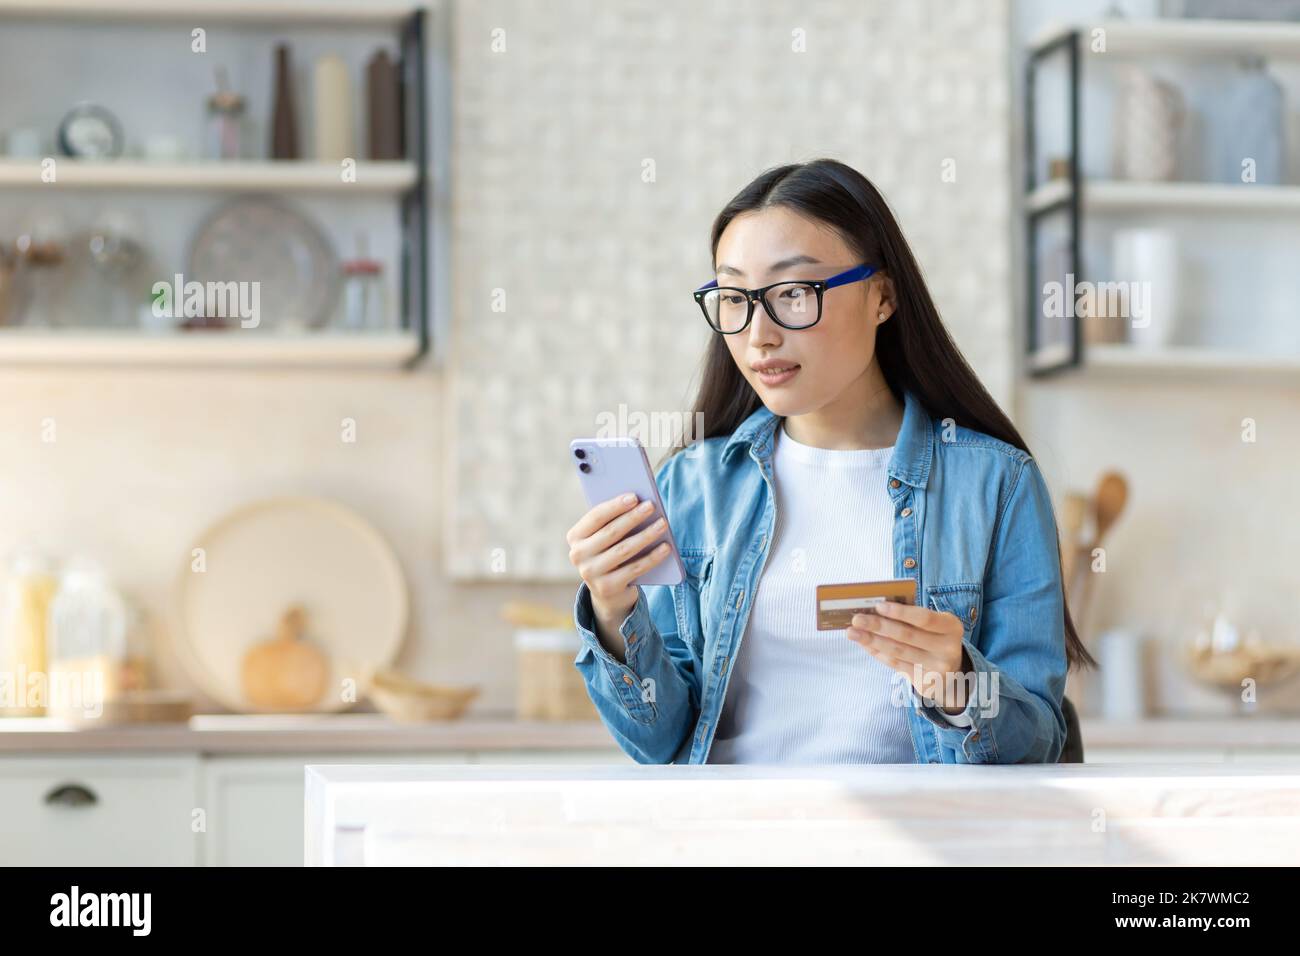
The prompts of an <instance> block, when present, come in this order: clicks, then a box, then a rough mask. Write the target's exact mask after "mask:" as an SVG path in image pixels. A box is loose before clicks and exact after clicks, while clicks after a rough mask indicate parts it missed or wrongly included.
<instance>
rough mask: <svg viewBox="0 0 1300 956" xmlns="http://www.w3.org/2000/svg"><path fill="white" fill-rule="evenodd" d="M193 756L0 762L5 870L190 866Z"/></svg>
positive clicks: (195, 787)
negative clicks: (22, 868)
mask: <svg viewBox="0 0 1300 956" xmlns="http://www.w3.org/2000/svg"><path fill="white" fill-rule="evenodd" d="M199 807H200V801H199V759H198V758H197V757H196V756H158V757H154V756H131V757H114V756H105V755H102V754H94V755H86V756H75V757H74V756H66V757H57V758H48V757H10V756H6V757H5V758H4V759H3V760H0V854H3V858H4V862H5V863H6V864H7V865H10V866H32V865H39V866H109V865H114V866H193V865H195V864H196V863H198V862H199V835H198V833H197V832H195V829H194V826H195V810H196V809H198V808H199Z"/></svg>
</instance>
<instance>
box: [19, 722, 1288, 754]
mask: <svg viewBox="0 0 1300 956" xmlns="http://www.w3.org/2000/svg"><path fill="white" fill-rule="evenodd" d="M1082 732H1083V742H1084V750H1085V753H1086V752H1087V749H1088V748H1089V747H1096V748H1171V749H1188V750H1197V749H1224V748H1227V749H1243V750H1251V751H1267V750H1270V749H1294V750H1300V719H1297V718H1273V717H1269V718H1197V719H1174V718H1165V719H1150V720H1144V721H1139V722H1107V721H1097V720H1086V719H1085V720H1084V721H1083V723H1082ZM570 749H572V750H592V751H611V750H615V749H617V748H616V745H615V743H614V741H613V739H612V738H611V737H610V735H609V732H608V731H607V730H606V729H605V727H604V726H603V725H602V724H601V723H600V722H598V721H594V720H592V721H564V722H558V721H557V722H550V721H520V720H515V719H513V718H511V717H508V716H499V717H470V718H466V719H463V720H456V721H447V722H440V723H430V724H399V723H395V722H393V721H390V720H388V719H387V718H385V717H383V716H382V715H379V714H337V715H321V716H305V717H300V716H289V715H274V716H251V715H237V714H229V715H226V714H221V715H209V714H205V715H199V716H196V717H194V718H193V719H191V721H190V722H189V723H187V724H116V725H107V726H102V727H92V728H88V729H87V728H81V727H77V726H74V725H70V724H63V723H60V722H57V721H53V720H46V719H42V718H12V717H10V718H0V754H7V755H15V754H24V753H27V754H34V755H45V754H50V753H88V752H99V751H136V752H181V753H229V754H275V753H349V752H366V753H401V752H420V751H429V752H440V751H445V752H455V751H461V750H467V751H475V750H541V751H545V750H570Z"/></svg>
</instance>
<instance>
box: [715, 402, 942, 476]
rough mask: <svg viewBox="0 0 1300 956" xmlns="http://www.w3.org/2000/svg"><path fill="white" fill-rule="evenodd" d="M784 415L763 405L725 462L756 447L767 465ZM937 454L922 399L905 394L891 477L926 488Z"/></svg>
mask: <svg viewBox="0 0 1300 956" xmlns="http://www.w3.org/2000/svg"><path fill="white" fill-rule="evenodd" d="M780 422H781V418H780V416H777V415H774V414H773V413H772V412H771V411H770V410H769V409H768V407H767V406H766V405H759V406H758V408H757V409H755V410H754V412H752V413H751V414H750V416H749V417H748V418H746V419H745V420H744V421H743V422H741V423H740V425H739V426H738V427H737V428H736V430H735V431H734V432H732V434H731V437H730V438H729V439H728V440H727V444H726V445H725V446H723V449H722V460H723V461H727V460H728V459H729V458H730V456H731V455H732V454H734V453H735V450H736V449H738V448H740V447H742V446H744V445H750V446H752V451H751V454H752V455H753V457H754V458H756V459H757V460H758V461H760V462H766V461H767V460H768V459H769V458H770V457H771V454H772V447H773V439H774V437H775V435H776V429H777V426H778V425H779V424H780ZM933 455H934V424H933V422H932V421H931V420H930V414H929V412H927V411H926V410H925V407H924V406H923V405H922V404H921V402H920V400H919V399H918V398H917V397H916V396H915V395H913V394H912V393H911V392H904V393H903V424H902V426H901V427H900V428H899V429H898V439H897V440H896V441H895V442H894V454H893V457H892V458H890V460H889V476H890V477H891V478H897V479H898V480H899V481H901V482H903V483H904V484H908V485H912V486H913V487H916V488H924V487H925V486H926V482H927V481H928V480H929V477H930V460H931V458H932V457H933Z"/></svg>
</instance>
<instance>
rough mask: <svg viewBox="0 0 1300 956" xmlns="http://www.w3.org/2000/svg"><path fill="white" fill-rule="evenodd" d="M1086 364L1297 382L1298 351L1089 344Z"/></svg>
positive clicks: (1299, 377) (1101, 368) (1299, 371)
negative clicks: (1291, 378) (1270, 375)
mask: <svg viewBox="0 0 1300 956" xmlns="http://www.w3.org/2000/svg"><path fill="white" fill-rule="evenodd" d="M1086 361H1087V367H1088V368H1089V369H1093V370H1098V371H1116V372H1133V371H1140V372H1151V373H1163V374H1171V375H1177V374H1187V373H1196V372H1215V373H1224V374H1242V375H1254V374H1258V373H1276V374H1281V375H1290V376H1294V377H1295V381H1296V382H1297V383H1298V384H1300V352H1293V353H1287V352H1283V351H1275V352H1262V351H1261V352H1245V351H1235V350H1227V349H1217V348H1208V347H1203V346H1190V345H1170V346H1165V347H1163V348H1145V347H1140V346H1133V345H1089V346H1088V349H1087V352H1086Z"/></svg>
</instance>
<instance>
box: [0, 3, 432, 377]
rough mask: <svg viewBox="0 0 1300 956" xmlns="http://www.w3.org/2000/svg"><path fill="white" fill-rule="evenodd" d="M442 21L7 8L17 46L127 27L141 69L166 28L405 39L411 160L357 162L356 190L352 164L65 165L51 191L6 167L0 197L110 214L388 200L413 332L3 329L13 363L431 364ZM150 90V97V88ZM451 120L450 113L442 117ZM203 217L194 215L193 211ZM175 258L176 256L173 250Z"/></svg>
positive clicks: (403, 309) (400, 285) (253, 7)
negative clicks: (178, 202) (437, 27)
mask: <svg viewBox="0 0 1300 956" xmlns="http://www.w3.org/2000/svg"><path fill="white" fill-rule="evenodd" d="M429 12H430V10H429V4H427V3H419V2H411V0H404V2H395V0H0V23H2V24H4V29H5V33H6V38H7V39H9V38H10V36H9V28H10V27H11V26H13V25H15V24H19V23H31V24H37V27H36V29H35V33H36V34H40V33H41V32H42V31H45V30H46V27H47V26H49V27H50V28H51V29H50V32H57V33H59V34H60V35H62V34H63V32H64V31H65V30H68V29H71V28H76V27H80V26H83V25H85V24H91V23H111V24H117V25H125V26H127V27H129V31H126V32H124V34H123V36H120V37H115V38H114V42H115V43H117V44H119V45H121V46H122V47H123V51H124V52H123V55H125V56H128V57H129V50H130V46H129V44H130V43H131V40H130V37H131V36H133V35H135V34H136V33H137V31H138V30H140V29H144V28H149V27H154V26H161V27H163V28H164V29H167V30H173V29H175V28H176V25H177V24H181V25H183V26H184V30H185V31H186V32H187V33H188V31H189V29H191V28H192V27H194V26H206V25H214V26H215V25H221V24H238V25H244V26H246V27H247V28H248V30H249V32H272V31H274V32H275V33H282V32H283V33H288V34H289V35H290V36H293V35H294V34H295V33H296V32H304V33H310V31H307V30H302V31H299V30H298V28H305V27H317V26H324V27H330V28H335V27H336V28H338V31H339V33H340V36H346V34H348V33H357V34H358V35H359V36H360V35H362V34H366V33H367V31H365V30H359V29H356V28H359V27H367V28H372V29H377V31H378V32H381V33H390V32H391V34H392V39H393V40H396V49H397V69H398V73H399V78H400V83H401V90H402V99H401V112H402V115H401V118H400V121H401V123H402V126H403V134H404V135H403V140H404V147H405V153H404V156H405V159H403V160H400V161H391V162H388V161H385V162H378V161H366V160H362V159H360V158H358V162H357V164H356V167H355V178H353V177H350V176H349V177H348V180H345V178H344V172H345V170H344V169H343V167H342V166H341V164H340V163H338V162H330V161H327V162H315V161H310V160H294V161H273V160H248V161H233V162H219V161H203V160H195V161H186V162H150V161H145V160H137V159H118V160H110V161H88V160H77V159H74V158H69V157H56V158H55V167H54V170H55V177H56V178H55V181H54V183H47V182H45V181H44V180H43V179H42V172H43V171H44V170H43V160H40V159H14V158H9V159H0V192H5V193H7V194H10V195H14V194H16V195H17V197H18V198H19V199H20V200H25V199H26V198H28V197H29V196H33V197H34V196H37V195H40V192H39V191H40V190H42V189H43V188H45V187H46V186H50V185H54V186H56V188H57V187H64V188H67V189H70V190H73V192H74V193H76V194H77V195H76V198H75V199H72V200H70V202H72V203H74V204H77V205H80V204H81V203H83V202H84V201H85V199H86V198H89V199H90V200H91V201H98V196H99V195H108V194H117V193H132V194H134V195H133V198H132V201H136V200H140V199H147V198H148V196H152V195H153V194H165V195H167V196H170V197H177V196H182V197H183V196H186V195H196V196H204V197H205V199H204V202H207V201H209V198H210V197H209V196H208V194H212V193H259V194H271V195H285V194H292V195H295V196H300V197H312V198H325V199H331V200H332V199H345V200H346V199H353V198H366V197H368V198H371V199H376V198H377V199H381V200H383V201H384V203H385V204H389V205H391V206H392V207H393V209H394V211H395V212H396V213H397V216H396V217H395V218H396V220H397V223H396V235H395V236H394V237H393V241H392V243H391V245H392V247H393V251H392V252H391V253H387V252H386V253H385V254H384V259H385V262H386V264H385V273H386V274H390V272H391V274H395V275H396V276H397V279H396V293H397V297H398V301H397V302H396V303H395V304H394V307H393V310H392V311H393V312H394V313H395V314H396V315H398V316H400V318H401V322H402V328H401V329H396V330H393V331H392V332H391V333H387V332H386V333H380V334H356V333H347V332H342V331H339V330H335V329H331V328H324V329H320V330H308V331H304V332H301V333H299V334H294V335H278V334H275V333H274V332H272V331H271V330H269V329H266V330H260V331H258V332H257V333H256V334H247V333H245V334H238V333H236V332H233V331H231V332H211V331H208V332H201V331H196V332H186V333H170V334H159V333H155V332H151V331H150V330H147V329H103V328H100V329H95V328H67V329H57V330H37V329H25V328H22V327H21V326H20V327H12V326H9V327H0V364H3V365H34V364H60V363H62V364H70V365H87V364H99V365H112V366H129V365H184V366H198V365H213V366H218V365H248V366H307V367H311V366H315V367H348V366H352V367H371V368H397V367H410V366H412V365H414V364H415V363H416V362H417V361H418V360H419V359H420V357H422V356H423V355H425V354H426V353H427V352H428V349H429V344H430V328H429V296H430V286H431V283H430V275H429V273H430V269H431V259H430V248H431V244H432V243H431V239H432V235H431V230H430V209H429V205H430V202H431V195H430V185H431V184H430V173H429V168H430V164H429V139H430V134H429V127H430V123H431V117H432V115H433V113H434V110H432V109H431V108H430V107H431V104H430V103H429V96H428V83H427V82H426V70H427V68H428V63H429V42H430V36H429V27H428V22H429ZM12 42H13V43H15V44H17V43H21V42H23V40H22V38H21V37H20V35H19V31H18V30H17V29H14V30H13V36H12ZM28 42H30V41H28ZM241 42H242V41H241ZM331 42H333V41H331ZM367 42H370V41H367ZM385 42H388V41H385ZM63 68H65V69H66V65H65V67H63ZM139 85H141V86H143V85H146V84H144V83H143V81H141V83H140V84H139ZM40 90H41V86H40V84H39V83H37V84H34V85H29V87H28V89H27V93H28V95H31V96H33V97H36V96H38V95H39V93H40ZM135 95H139V96H141V97H147V96H148V90H147V89H138V90H136V93H135ZM196 95H197V93H196ZM204 95H206V91H205V93H204ZM442 108H443V107H442V106H441V105H440V106H439V112H440V111H441V110H442ZM33 109H34V107H33ZM164 119H165V118H164ZM157 122H158V123H162V122H163V120H158V121H157ZM444 185H445V184H444ZM140 194H148V196H143V197H142V196H141V195H140ZM6 198H8V196H7V197H6ZM199 205H200V204H192V206H193V207H194V208H197V207H198V206H199ZM322 205H325V204H322ZM369 208H370V207H363V209H362V213H361V215H370V213H369V212H368V210H369ZM329 210H330V212H331V214H332V215H333V216H334V217H335V218H336V219H344V220H349V221H350V220H351V218H352V217H351V211H350V210H343V209H336V208H334V207H333V206H330V207H329ZM385 228H388V227H385ZM386 238H387V237H386ZM168 248H172V249H174V248H176V246H175V244H174V243H173V244H172V245H170V246H168Z"/></svg>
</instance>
